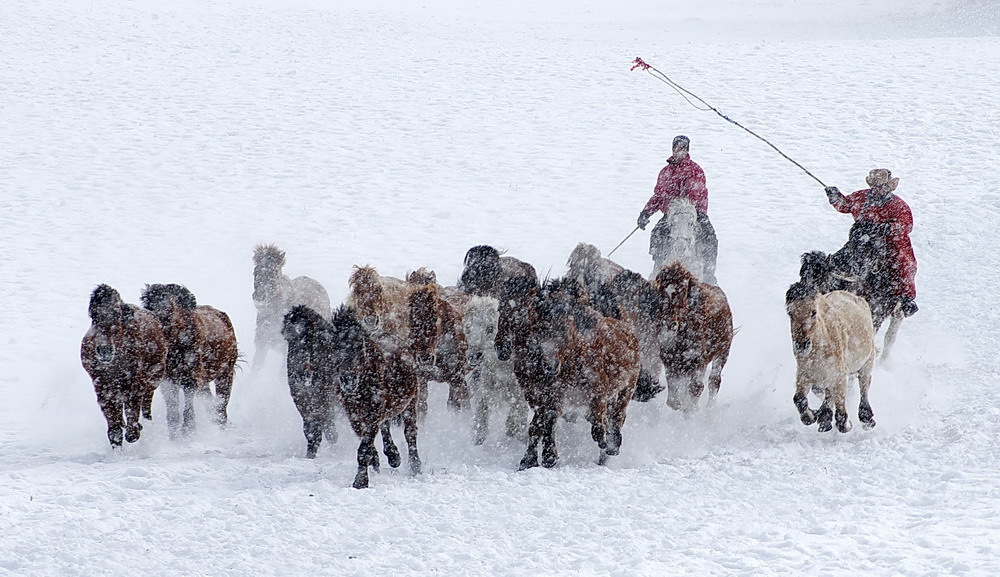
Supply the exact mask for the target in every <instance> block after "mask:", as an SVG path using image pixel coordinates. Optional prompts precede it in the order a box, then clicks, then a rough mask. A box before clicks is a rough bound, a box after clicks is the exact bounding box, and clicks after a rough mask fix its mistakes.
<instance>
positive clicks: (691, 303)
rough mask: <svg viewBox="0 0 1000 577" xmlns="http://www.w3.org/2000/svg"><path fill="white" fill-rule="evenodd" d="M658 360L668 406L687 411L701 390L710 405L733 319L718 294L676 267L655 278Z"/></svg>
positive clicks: (719, 291)
mask: <svg viewBox="0 0 1000 577" xmlns="http://www.w3.org/2000/svg"><path fill="white" fill-rule="evenodd" d="M655 285H656V287H657V291H658V293H659V304H658V306H659V312H658V320H659V323H660V331H659V341H660V360H661V361H663V368H664V373H665V375H666V379H667V406H669V407H671V408H673V409H684V410H685V411H692V410H694V409H695V408H697V406H698V401H699V399H700V397H701V394H702V392H703V391H704V389H705V374H706V372H707V373H708V395H709V403H712V402H714V400H715V398H716V396H717V395H718V394H719V387H720V386H721V385H722V369H723V368H724V367H725V366H726V361H727V360H728V359H729V348H730V346H731V345H732V342H733V336H734V335H735V331H734V330H733V313H732V311H731V310H730V308H729V301H728V300H727V299H726V294H725V293H724V292H722V289H721V288H719V287H717V286H715V285H711V284H708V283H704V282H701V281H699V280H698V279H696V278H695V277H694V276H693V275H692V274H691V273H690V272H688V270H687V269H686V268H684V266H683V265H682V264H681V263H679V262H674V263H673V264H670V265H667V266H666V267H664V268H662V269H660V272H659V273H658V274H657V275H656V282H655Z"/></svg>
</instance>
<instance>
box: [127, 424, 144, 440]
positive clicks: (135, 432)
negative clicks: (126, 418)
mask: <svg viewBox="0 0 1000 577" xmlns="http://www.w3.org/2000/svg"><path fill="white" fill-rule="evenodd" d="M137 425H138V424H137ZM140 431H142V427H141V426H135V427H127V428H126V429H125V442H127V443H134V442H136V441H138V440H139V433H140Z"/></svg>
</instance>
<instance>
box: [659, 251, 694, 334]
mask: <svg viewBox="0 0 1000 577" xmlns="http://www.w3.org/2000/svg"><path fill="white" fill-rule="evenodd" d="M697 282H698V281H697V279H695V278H694V275H692V274H691V273H690V272H688V270H687V269H686V268H684V265H682V264H681V263H679V262H674V263H672V264H670V265H668V266H665V267H663V268H661V269H660V272H658V273H657V274H656V283H655V284H656V288H657V296H658V299H659V303H660V308H661V311H664V312H665V313H666V315H665V316H666V319H665V320H668V321H674V322H678V321H683V320H684V319H685V318H686V317H687V316H688V311H689V310H690V309H691V308H692V305H693V304H694V303H693V302H692V301H693V300H694V299H696V298H697V291H696V290H695V284H696V283H697Z"/></svg>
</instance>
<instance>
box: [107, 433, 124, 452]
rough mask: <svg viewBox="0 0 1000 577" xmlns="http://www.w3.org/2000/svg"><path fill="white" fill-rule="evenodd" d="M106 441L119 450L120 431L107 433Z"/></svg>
mask: <svg viewBox="0 0 1000 577" xmlns="http://www.w3.org/2000/svg"><path fill="white" fill-rule="evenodd" d="M108 441H110V442H111V446H112V447H113V448H115V449H120V448H121V446H122V430H121V429H112V430H110V431H108Z"/></svg>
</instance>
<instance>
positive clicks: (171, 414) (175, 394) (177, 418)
mask: <svg viewBox="0 0 1000 577" xmlns="http://www.w3.org/2000/svg"><path fill="white" fill-rule="evenodd" d="M161 387H162V388H163V400H164V401H165V402H166V405H167V431H168V432H169V434H170V439H171V440H173V439H176V438H177V433H178V432H180V429H181V415H180V410H181V405H180V394H181V388H180V385H178V384H177V381H175V380H173V379H167V380H166V381H164V382H163V384H162V385H161Z"/></svg>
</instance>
